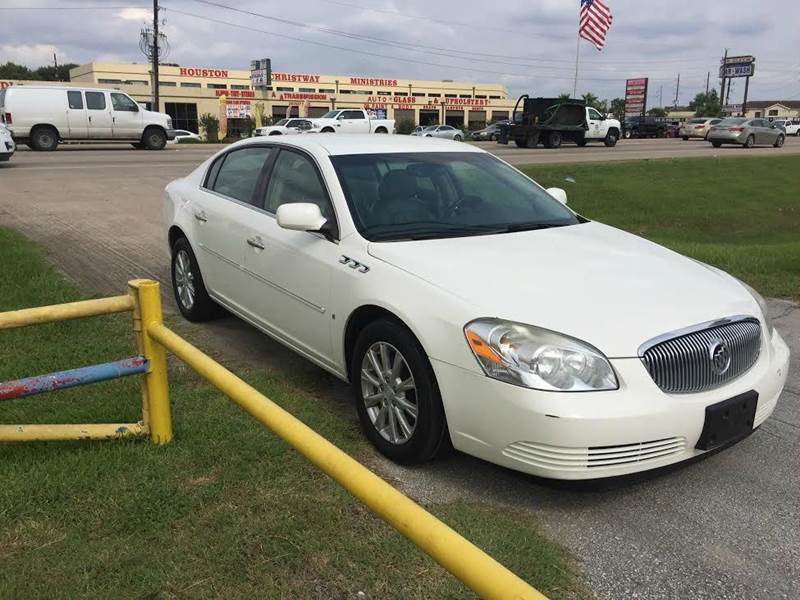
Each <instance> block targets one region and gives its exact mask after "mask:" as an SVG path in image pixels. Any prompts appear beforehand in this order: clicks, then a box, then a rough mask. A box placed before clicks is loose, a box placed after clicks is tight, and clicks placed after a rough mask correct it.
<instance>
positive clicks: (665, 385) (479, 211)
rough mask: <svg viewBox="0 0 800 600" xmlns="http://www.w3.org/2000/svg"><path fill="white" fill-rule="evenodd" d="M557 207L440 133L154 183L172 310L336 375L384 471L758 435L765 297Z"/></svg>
mask: <svg viewBox="0 0 800 600" xmlns="http://www.w3.org/2000/svg"><path fill="white" fill-rule="evenodd" d="M566 200H567V199H566V193H565V192H564V190H561V189H556V188H549V189H547V190H545V189H544V188H542V187H540V186H539V185H538V184H536V182H534V181H533V180H531V179H530V178H528V177H527V176H526V175H524V174H523V173H521V172H520V171H518V170H517V169H515V168H513V167H511V166H510V165H508V164H506V163H505V162H503V161H502V160H500V159H499V158H497V157H495V156H493V155H491V154H489V153H487V152H484V151H483V150H481V149H480V148H477V147H475V146H471V145H468V144H455V143H453V142H451V141H447V140H437V139H430V140H421V139H416V138H413V137H408V136H385V137H381V136H377V137H376V136H374V135H362V136H356V135H353V136H338V135H331V136H324V135H314V136H311V135H300V136H280V137H274V138H273V139H272V140H269V141H267V140H264V139H263V138H251V139H248V140H243V141H240V142H237V143H235V144H232V145H231V146H228V147H227V148H225V149H223V150H221V151H220V152H218V153H217V154H216V155H214V156H213V157H211V158H209V159H208V160H206V161H204V162H203V163H202V164H201V165H200V166H199V167H198V168H197V169H195V170H194V171H193V172H192V173H191V174H189V175H187V176H186V177H184V178H181V179H177V180H175V181H173V182H172V183H170V184H169V185H168V186H167V189H166V197H165V202H164V203H163V204H164V224H165V234H166V236H165V237H166V238H167V239H168V240H169V250H170V252H171V256H172V266H171V272H172V284H173V291H174V294H175V300H176V302H177V304H178V307H179V309H180V311H181V313H182V314H183V315H184V316H185V317H186V318H187V319H189V320H191V321H202V320H205V319H209V318H212V317H213V316H214V315H215V314H217V313H218V311H219V310H220V307H224V308H225V309H227V310H229V311H231V312H232V313H234V314H236V315H238V316H240V317H241V318H243V319H244V320H246V321H247V322H248V323H251V324H253V325H254V326H256V327H257V328H259V329H261V330H262V331H264V332H265V333H267V334H268V335H270V336H272V337H274V338H275V339H277V340H278V341H280V342H281V343H283V344H285V345H286V346H288V347H290V348H292V349H293V350H295V351H296V352H298V353H300V354H302V355H303V356H305V357H306V358H308V359H309V360H311V361H313V362H314V363H316V364H317V365H319V366H320V367H322V368H323V369H325V370H327V371H329V372H331V373H333V374H334V375H335V376H337V377H339V378H341V379H343V380H346V381H349V382H350V383H351V385H352V387H353V393H354V396H355V399H356V410H357V411H358V416H359V419H360V421H361V424H362V427H363V429H364V432H365V434H366V436H367V437H368V438H369V439H370V440H371V441H372V443H373V444H374V445H375V446H376V447H377V448H378V449H379V450H380V451H381V452H383V453H384V454H385V455H386V456H388V457H390V458H391V459H393V460H395V461H398V462H402V463H419V462H423V461H426V460H429V459H431V458H432V457H434V456H435V455H436V454H437V452H438V451H439V450H440V449H441V448H443V447H444V446H446V445H447V442H448V441H450V442H452V445H453V446H454V447H455V448H457V449H459V450H461V451H463V452H466V453H468V454H472V455H474V456H478V457H480V458H483V459H485V460H488V461H491V462H494V463H497V464H500V465H504V466H506V467H509V468H512V469H518V470H520V471H524V472H527V473H532V474H535V475H540V476H545V477H551V478H561V479H589V478H597V477H607V476H613V475H622V474H625V473H632V472H635V471H643V470H647V469H653V468H656V467H661V466H664V465H667V464H670V463H675V462H679V461H683V460H686V459H689V458H692V457H695V456H699V455H701V454H703V453H705V452H707V451H709V450H712V449H716V448H721V447H724V446H726V445H728V444H730V443H732V442H734V441H737V440H739V439H741V438H742V437H744V436H746V435H747V434H749V433H750V432H752V431H753V429H754V428H757V427H758V426H759V425H761V424H762V423H763V422H764V421H765V420H766V419H767V418H768V417H769V416H770V414H771V413H772V411H773V410H774V408H775V404H776V402H777V399H778V397H779V396H780V394H781V390H782V388H783V386H784V383H785V380H786V376H787V373H788V371H789V349H788V347H787V346H786V344H785V343H784V341H783V339H782V338H781V336H780V334H779V333H778V332H777V331H776V330H775V329H774V328H773V326H772V324H771V322H770V320H769V318H768V315H767V309H766V305H765V304H764V300H763V299H762V298H761V297H760V296H759V295H758V294H757V293H756V292H755V291H753V290H752V289H751V288H749V287H747V286H746V285H745V284H743V283H742V282H740V281H738V280H737V279H735V278H734V277H732V276H730V275H727V274H726V273H724V272H722V271H720V270H719V269H716V268H714V267H711V266H708V265H705V264H703V263H701V262H699V261H696V260H693V259H690V258H688V257H684V256H681V255H680V254H677V253H675V252H674V251H672V250H668V249H666V248H663V247H661V246H659V245H657V244H655V243H653V242H650V241H647V240H645V239H642V238H639V237H637V236H635V235H633V234H630V233H626V232H624V231H622V230H619V229H615V228H613V227H609V226H606V225H602V224H600V223H596V222H592V221H589V220H588V219H586V218H584V217H581V216H579V215H577V214H575V213H574V212H572V211H571V210H570V209H569V208H567V206H566ZM521 257H524V258H530V257H535V259H536V260H535V261H530V260H519V259H520V258H521ZM542 282H547V285H542ZM500 290H502V293H499V292H500ZM587 298H591V302H587ZM743 450H746V449H743Z"/></svg>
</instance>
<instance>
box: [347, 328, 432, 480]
mask: <svg viewBox="0 0 800 600" xmlns="http://www.w3.org/2000/svg"><path fill="white" fill-rule="evenodd" d="M370 355H371V356H370ZM398 355H399V357H400V359H401V360H398V359H397V356H398ZM350 381H351V384H352V386H353V394H354V396H355V401H356V410H357V411H358V418H359V421H361V427H362V429H363V430H364V434H365V435H366V436H367V438H368V439H369V440H370V442H372V444H373V445H374V446H375V447H376V448H377V449H378V450H379V451H380V452H381V454H383V455H384V456H386V457H388V458H390V459H391V460H393V461H395V462H398V463H402V464H416V463H423V462H426V461H429V460H431V459H432V458H433V457H434V456H436V454H437V453H438V452H439V450H440V448H441V447H442V445H443V442H445V441H446V440H447V439H448V433H447V421H446V419H445V414H444V407H443V406H442V398H441V394H440V393H439V386H438V385H437V383H436V376H435V375H434V373H433V368H432V367H431V364H430V362H429V361H428V358H427V356H426V355H425V351H424V350H423V349H422V347H421V346H420V344H419V342H418V341H417V339H416V338H415V337H414V335H413V334H412V333H411V332H410V331H409V330H408V329H406V328H405V327H404V326H403V325H402V324H401V323H398V322H397V321H394V320H390V319H381V320H378V321H374V322H372V323H370V324H369V325H367V326H366V327H365V328H364V329H363V330H362V331H361V333H360V334H359V336H358V339H357V340H356V344H355V348H354V349H353V354H352V356H351V360H350ZM368 404H369V406H367V405H368Z"/></svg>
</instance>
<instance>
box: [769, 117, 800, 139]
mask: <svg viewBox="0 0 800 600" xmlns="http://www.w3.org/2000/svg"><path fill="white" fill-rule="evenodd" d="M773 123H775V125H777V126H778V127H780V128H781V129H783V131H784V132H785V133H786V135H796V136H800V119H794V120H790V119H786V120H775V121H773Z"/></svg>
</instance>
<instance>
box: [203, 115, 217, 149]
mask: <svg viewBox="0 0 800 600" xmlns="http://www.w3.org/2000/svg"><path fill="white" fill-rule="evenodd" d="M198 122H199V123H200V127H202V128H203V129H204V130H205V132H206V141H207V142H211V143H212V144H215V143H217V142H218V141H219V119H218V118H217V117H215V116H214V115H212V114H210V113H205V114H202V115H200V119H199V121H198Z"/></svg>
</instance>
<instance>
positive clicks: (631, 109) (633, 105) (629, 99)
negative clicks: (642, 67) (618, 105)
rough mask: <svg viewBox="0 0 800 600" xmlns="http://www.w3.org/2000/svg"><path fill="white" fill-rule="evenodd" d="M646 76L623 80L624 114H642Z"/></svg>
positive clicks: (645, 94) (645, 101) (645, 95)
mask: <svg viewBox="0 0 800 600" xmlns="http://www.w3.org/2000/svg"><path fill="white" fill-rule="evenodd" d="M647 83H648V78H647V77H641V78H639V79H628V80H626V81H625V114H626V115H628V116H633V115H643V114H644V111H645V108H646V106H647Z"/></svg>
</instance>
